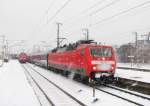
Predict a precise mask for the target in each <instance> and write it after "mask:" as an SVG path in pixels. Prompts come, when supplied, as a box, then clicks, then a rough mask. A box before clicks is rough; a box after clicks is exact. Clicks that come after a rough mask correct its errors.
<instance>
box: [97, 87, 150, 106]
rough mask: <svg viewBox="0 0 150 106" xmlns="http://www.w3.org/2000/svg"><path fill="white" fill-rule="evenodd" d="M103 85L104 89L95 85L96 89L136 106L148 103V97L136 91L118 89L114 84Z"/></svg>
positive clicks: (149, 100)
mask: <svg viewBox="0 0 150 106" xmlns="http://www.w3.org/2000/svg"><path fill="white" fill-rule="evenodd" d="M103 86H104V87H105V88H104V89H103V88H102V87H96V89H97V90H99V91H102V92H105V93H107V94H110V95H112V96H115V97H117V98H120V99H123V100H125V101H128V102H130V103H133V104H135V105H138V106H145V105H148V104H147V102H149V103H150V98H149V97H146V96H143V95H140V94H137V93H133V92H130V91H127V90H124V89H120V88H117V87H114V86H110V85H103ZM123 95H124V96H123ZM129 98H130V99H129ZM145 103H146V104H145Z"/></svg>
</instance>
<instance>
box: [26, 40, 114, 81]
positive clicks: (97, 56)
mask: <svg viewBox="0 0 150 106" xmlns="http://www.w3.org/2000/svg"><path fill="white" fill-rule="evenodd" d="M29 61H30V62H31V63H34V64H36V65H40V66H43V67H46V68H48V69H49V70H52V71H55V72H58V73H62V74H63V75H66V76H68V75H69V74H70V73H74V79H76V80H81V81H82V82H84V83H89V82H91V81H97V82H110V81H111V82H112V81H113V80H114V73H115V69H116V56H115V50H114V48H113V47H112V46H108V45H99V44H97V43H96V42H94V41H93V40H80V41H78V42H76V43H74V44H69V45H64V46H62V47H59V48H55V49H53V50H51V51H50V52H48V53H43V54H42V53H40V54H32V55H30V56H29Z"/></svg>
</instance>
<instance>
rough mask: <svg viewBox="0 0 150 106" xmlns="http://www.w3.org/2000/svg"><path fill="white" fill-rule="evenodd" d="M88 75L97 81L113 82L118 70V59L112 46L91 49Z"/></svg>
mask: <svg viewBox="0 0 150 106" xmlns="http://www.w3.org/2000/svg"><path fill="white" fill-rule="evenodd" d="M89 54H90V56H89V59H90V61H89V65H88V66H89V70H88V74H89V75H90V77H91V79H93V80H95V81H100V82H102V81H113V80H114V73H115V69H116V58H115V52H114V49H113V48H112V47H111V46H95V47H90V48H89Z"/></svg>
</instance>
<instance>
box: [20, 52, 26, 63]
mask: <svg viewBox="0 0 150 106" xmlns="http://www.w3.org/2000/svg"><path fill="white" fill-rule="evenodd" d="M18 60H19V62H20V63H26V62H27V61H28V55H27V54H26V53H20V54H19V56H18Z"/></svg>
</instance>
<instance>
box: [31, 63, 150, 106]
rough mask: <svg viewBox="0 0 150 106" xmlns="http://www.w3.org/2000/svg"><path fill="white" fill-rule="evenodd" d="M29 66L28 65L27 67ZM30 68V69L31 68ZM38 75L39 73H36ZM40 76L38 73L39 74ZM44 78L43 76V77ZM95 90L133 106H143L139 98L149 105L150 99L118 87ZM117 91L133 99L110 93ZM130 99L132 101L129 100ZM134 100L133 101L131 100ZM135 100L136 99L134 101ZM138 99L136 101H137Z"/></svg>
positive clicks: (105, 86)
mask: <svg viewBox="0 0 150 106" xmlns="http://www.w3.org/2000/svg"><path fill="white" fill-rule="evenodd" d="M29 66H30V65H29ZM30 67H31V66H30ZM31 68H32V67H31ZM33 70H35V69H33ZM38 73H39V72H38ZM39 74H40V73H39ZM43 77H44V76H43ZM108 88H109V89H111V91H110V90H107V89H108ZM96 89H97V90H98V91H101V92H104V93H106V94H109V95H112V96H114V97H117V98H120V99H122V100H124V101H127V102H130V103H131V104H134V105H138V106H145V104H144V103H141V102H139V101H137V100H139V98H140V101H145V100H146V101H148V102H149V103H150V98H149V97H146V96H143V95H140V94H137V93H133V92H130V91H127V90H124V89H121V88H118V87H114V86H110V85H104V89H103V87H96ZM114 90H115V91H117V92H118V91H119V92H120V93H124V94H126V95H128V97H129V96H134V97H130V98H128V97H126V96H122V95H120V93H118V94H116V93H114V92H112V91H114ZM131 98H132V99H131ZM133 98H134V99H133ZM135 98H136V99H135ZM137 98H138V99H137Z"/></svg>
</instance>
